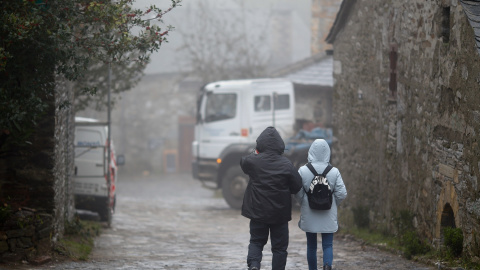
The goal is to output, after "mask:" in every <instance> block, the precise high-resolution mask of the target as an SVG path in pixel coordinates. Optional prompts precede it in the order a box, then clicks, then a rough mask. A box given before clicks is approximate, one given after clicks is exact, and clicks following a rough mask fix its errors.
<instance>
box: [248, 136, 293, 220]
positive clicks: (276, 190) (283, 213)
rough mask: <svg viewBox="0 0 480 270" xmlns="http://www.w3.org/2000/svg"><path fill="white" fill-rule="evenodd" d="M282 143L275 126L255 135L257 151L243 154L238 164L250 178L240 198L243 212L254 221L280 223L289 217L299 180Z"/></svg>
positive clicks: (289, 218) (290, 217)
mask: <svg viewBox="0 0 480 270" xmlns="http://www.w3.org/2000/svg"><path fill="white" fill-rule="evenodd" d="M284 149H285V143H284V142H283V140H282V138H281V137H280V134H278V132H277V130H276V129H275V128H274V127H268V128H267V129H265V130H264V131H263V132H262V134H260V136H258V138H257V150H258V152H259V153H258V154H255V153H252V154H250V155H248V156H245V157H242V159H241V161H240V166H241V167H242V170H243V172H244V173H246V174H247V175H248V176H249V177H250V181H249V182H248V186H247V189H246V190H245V195H244V197H243V205H242V215H243V216H245V217H247V218H250V219H253V220H255V221H259V222H263V223H268V224H279V223H285V222H288V221H290V220H291V219H292V196H291V194H295V193H297V192H298V191H299V190H300V189H301V188H302V179H301V177H300V175H299V174H298V171H297V170H296V169H295V167H294V166H293V164H292V163H291V162H290V160H288V159H287V158H286V157H284V156H283V155H282V154H283V151H284Z"/></svg>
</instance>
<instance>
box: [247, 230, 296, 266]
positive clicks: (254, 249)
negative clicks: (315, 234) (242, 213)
mask: <svg viewBox="0 0 480 270" xmlns="http://www.w3.org/2000/svg"><path fill="white" fill-rule="evenodd" d="M269 233H270V244H271V245H272V270H284V269H285V265H286V264H287V254H288V253H287V248H288V223H287V222H285V223H281V224H267V223H263V222H258V221H254V220H250V244H249V245H248V255H247V265H248V269H251V268H252V267H257V268H258V269H260V264H261V262H262V252H263V246H265V244H266V243H267V241H268V234H269Z"/></svg>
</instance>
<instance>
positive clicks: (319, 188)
mask: <svg viewBox="0 0 480 270" xmlns="http://www.w3.org/2000/svg"><path fill="white" fill-rule="evenodd" d="M306 166H307V167H308V169H310V171H311V172H312V173H313V175H314V176H313V179H312V182H311V183H310V188H309V189H308V190H305V188H304V190H305V193H307V196H308V205H309V206H310V208H311V209H315V210H329V209H330V208H331V207H332V190H331V189H330V186H329V185H328V181H327V173H328V172H329V171H330V170H331V169H332V168H333V167H332V165H330V164H328V166H327V168H325V170H324V171H323V173H322V174H318V173H317V171H316V170H315V168H313V166H312V164H311V163H310V162H309V163H307V164H306Z"/></svg>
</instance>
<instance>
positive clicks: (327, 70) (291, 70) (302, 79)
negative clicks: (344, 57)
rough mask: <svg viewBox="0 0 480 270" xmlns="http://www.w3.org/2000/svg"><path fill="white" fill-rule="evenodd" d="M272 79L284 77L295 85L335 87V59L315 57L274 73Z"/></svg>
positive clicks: (321, 56) (322, 56) (323, 56)
mask: <svg viewBox="0 0 480 270" xmlns="http://www.w3.org/2000/svg"><path fill="white" fill-rule="evenodd" d="M271 77H283V78H286V79H288V80H290V81H292V82H293V83H295V84H303V85H318V86H330V87H333V57H332V56H329V55H327V56H326V55H314V56H312V57H309V58H307V59H304V60H301V61H299V62H296V63H293V64H291V65H288V66H286V67H284V68H282V69H279V70H276V71H274V72H272V74H271Z"/></svg>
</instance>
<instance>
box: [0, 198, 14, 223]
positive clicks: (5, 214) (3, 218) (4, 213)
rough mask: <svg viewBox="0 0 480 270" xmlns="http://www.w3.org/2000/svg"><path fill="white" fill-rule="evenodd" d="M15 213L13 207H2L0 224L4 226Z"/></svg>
mask: <svg viewBox="0 0 480 270" xmlns="http://www.w3.org/2000/svg"><path fill="white" fill-rule="evenodd" d="M12 213H13V211H12V207H11V206H10V205H8V204H6V203H5V204H3V206H0V224H3V223H4V222H5V221H6V220H7V219H8V218H9V217H10V215H11V214H12Z"/></svg>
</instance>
